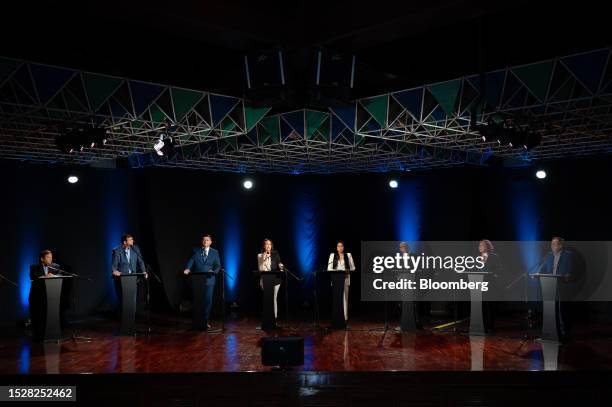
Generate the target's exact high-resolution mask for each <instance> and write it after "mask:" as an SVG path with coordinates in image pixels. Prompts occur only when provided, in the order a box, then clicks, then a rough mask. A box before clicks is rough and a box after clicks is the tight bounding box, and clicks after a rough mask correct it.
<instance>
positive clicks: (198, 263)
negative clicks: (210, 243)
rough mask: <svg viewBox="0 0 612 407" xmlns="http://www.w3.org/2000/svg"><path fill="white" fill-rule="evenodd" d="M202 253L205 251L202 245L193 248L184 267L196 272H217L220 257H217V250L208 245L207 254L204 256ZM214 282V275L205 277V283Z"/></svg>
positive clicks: (219, 265)
mask: <svg viewBox="0 0 612 407" xmlns="http://www.w3.org/2000/svg"><path fill="white" fill-rule="evenodd" d="M204 253H205V251H204V248H203V247H198V248H196V249H193V251H192V253H191V257H190V258H189V260H188V261H187V265H186V266H185V268H187V269H189V270H191V271H193V272H196V273H207V272H210V271H212V272H214V273H218V272H219V270H221V258H220V257H219V252H218V251H217V250H216V249H213V248H212V247H210V248H209V249H208V256H205V255H204ZM214 284H215V277H214V276H212V277H209V278H207V279H206V285H214Z"/></svg>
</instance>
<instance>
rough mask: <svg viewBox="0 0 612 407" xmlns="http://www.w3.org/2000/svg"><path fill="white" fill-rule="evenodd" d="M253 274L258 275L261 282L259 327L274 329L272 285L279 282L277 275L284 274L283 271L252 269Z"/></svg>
mask: <svg viewBox="0 0 612 407" xmlns="http://www.w3.org/2000/svg"><path fill="white" fill-rule="evenodd" d="M253 274H254V275H255V276H257V277H260V278H261V279H262V282H263V313H262V316H261V329H262V330H264V331H265V330H272V329H276V318H275V317H274V286H275V285H276V284H279V281H278V277H280V276H281V275H283V274H285V272H284V271H254V272H253ZM285 289H286V287H285Z"/></svg>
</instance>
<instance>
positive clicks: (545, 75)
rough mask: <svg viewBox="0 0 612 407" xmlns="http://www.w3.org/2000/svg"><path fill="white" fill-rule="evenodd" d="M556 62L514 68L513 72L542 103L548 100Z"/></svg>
mask: <svg viewBox="0 0 612 407" xmlns="http://www.w3.org/2000/svg"><path fill="white" fill-rule="evenodd" d="M553 67H554V62H553V61H546V62H542V63H540V64H531V65H524V66H520V67H517V68H512V72H514V74H515V75H516V76H518V78H519V79H520V80H521V81H522V82H523V83H524V84H525V85H526V86H527V88H528V89H529V91H530V92H531V93H533V95H534V96H535V97H537V98H538V99H539V100H540V101H544V100H545V99H546V93H547V91H548V84H549V83H550V77H551V74H552V71H553Z"/></svg>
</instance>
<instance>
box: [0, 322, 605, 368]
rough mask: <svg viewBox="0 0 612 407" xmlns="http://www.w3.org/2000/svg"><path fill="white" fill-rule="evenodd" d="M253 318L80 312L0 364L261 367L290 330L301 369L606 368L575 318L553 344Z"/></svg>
mask: <svg viewBox="0 0 612 407" xmlns="http://www.w3.org/2000/svg"><path fill="white" fill-rule="evenodd" d="M257 324H258V321H256V320H248V319H246V320H242V321H234V322H230V323H228V324H227V326H226V328H227V329H226V331H225V332H224V333H217V334H211V333H202V332H192V331H190V330H189V329H188V326H189V321H187V320H174V321H172V320H166V321H163V323H161V324H154V325H153V332H152V334H151V335H137V336H136V337H120V336H116V335H115V334H114V333H113V331H114V329H115V327H114V323H113V322H112V321H96V322H91V321H89V322H88V323H87V324H86V325H85V326H80V327H78V329H77V330H76V333H77V335H79V336H87V337H91V338H92V339H93V340H92V341H91V342H83V341H81V340H78V339H77V340H72V339H69V340H65V341H63V342H62V343H60V344H57V343H45V344H40V343H31V341H30V339H29V338H28V337H27V336H23V335H21V336H19V335H12V336H6V335H5V336H4V337H3V338H2V339H1V341H0V374H15V373H17V374H19V373H21V374H27V373H150V372H155V373H178V372H183V373H189V372H219V371H229V372H236V371H239V372H245V371H266V370H270V368H269V367H265V366H263V365H262V364H261V360H260V352H261V348H260V340H261V338H262V337H264V336H291V335H297V336H303V337H304V338H305V364H304V366H302V367H301V368H300V369H299V370H302V371H319V372H324V371H328V372H343V371H344V372H346V371H387V372H389V371H483V370H484V371H489V370H504V371H530V370H536V371H537V370H583V369H597V370H601V369H603V370H612V329H611V328H610V327H597V328H593V327H589V328H588V329H587V328H582V329H580V330H577V332H576V334H575V335H574V339H573V340H572V341H570V342H569V343H566V344H563V345H558V344H551V343H542V342H538V341H536V340H535V338H529V337H527V338H526V337H525V335H524V332H522V331H521V330H520V329H519V327H516V326H514V325H512V324H511V323H506V324H505V325H504V324H499V325H500V329H499V330H498V331H497V332H496V333H495V334H494V335H488V336H469V335H467V334H465V333H456V332H437V331H435V330H431V329H425V330H421V331H418V332H416V333H403V334H402V333H396V332H394V331H393V330H388V331H387V332H384V331H382V330H380V324H377V323H376V322H371V321H356V322H352V323H351V327H350V328H351V330H349V331H328V330H325V329H315V328H313V326H312V323H306V322H302V323H298V322H295V323H292V324H291V325H290V326H286V327H285V328H283V329H280V330H278V331H276V332H263V331H260V330H257V329H256V326H257ZM323 325H325V324H323ZM463 328H465V327H463ZM67 331H68V332H67V334H69V335H70V334H71V331H70V330H67Z"/></svg>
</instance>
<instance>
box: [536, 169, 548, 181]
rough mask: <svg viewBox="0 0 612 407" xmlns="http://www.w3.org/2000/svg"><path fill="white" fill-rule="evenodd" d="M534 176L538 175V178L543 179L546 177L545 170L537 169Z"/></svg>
mask: <svg viewBox="0 0 612 407" xmlns="http://www.w3.org/2000/svg"><path fill="white" fill-rule="evenodd" d="M536 177H538V179H544V178H546V171H544V170H538V171H537V172H536Z"/></svg>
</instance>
